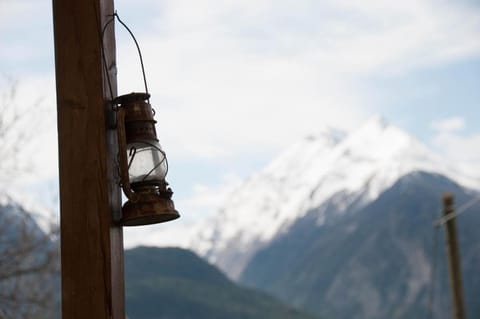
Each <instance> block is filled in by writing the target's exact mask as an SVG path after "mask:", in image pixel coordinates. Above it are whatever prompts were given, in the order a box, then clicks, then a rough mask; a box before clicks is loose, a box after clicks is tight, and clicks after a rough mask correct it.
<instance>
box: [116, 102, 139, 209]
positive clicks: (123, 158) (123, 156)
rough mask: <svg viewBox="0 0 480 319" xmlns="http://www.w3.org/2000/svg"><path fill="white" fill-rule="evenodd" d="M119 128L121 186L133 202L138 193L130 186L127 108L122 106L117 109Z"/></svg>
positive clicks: (136, 198)
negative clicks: (126, 128)
mask: <svg viewBox="0 0 480 319" xmlns="http://www.w3.org/2000/svg"><path fill="white" fill-rule="evenodd" d="M117 123H118V125H117V128H118V153H119V161H120V179H121V184H122V185H121V186H122V189H123V192H124V193H125V196H127V198H128V199H129V200H131V201H132V202H136V201H137V200H138V195H137V194H136V193H135V192H133V191H132V187H131V186H130V179H129V176H128V163H127V145H126V140H127V137H126V134H125V109H124V108H122V107H120V108H118V109H117Z"/></svg>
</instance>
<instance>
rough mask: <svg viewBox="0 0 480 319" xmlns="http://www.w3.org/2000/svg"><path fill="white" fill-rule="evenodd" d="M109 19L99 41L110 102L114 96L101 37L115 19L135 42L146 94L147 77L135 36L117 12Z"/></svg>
mask: <svg viewBox="0 0 480 319" xmlns="http://www.w3.org/2000/svg"><path fill="white" fill-rule="evenodd" d="M109 17H111V18H110V20H108V21H107V22H106V23H105V25H104V26H103V29H102V33H101V41H102V57H103V65H104V68H105V73H106V76H107V82H108V86H109V89H110V95H111V97H112V100H113V99H114V96H113V89H112V83H111V81H110V76H109V73H108V68H107V59H106V57H105V50H104V49H103V37H104V35H105V30H106V29H107V27H108V25H109V24H110V23H112V22H113V21H115V18H117V20H118V22H120V24H121V25H122V26H123V27H124V28H125V29H126V30H127V31H128V33H129V34H130V36H131V37H132V39H133V41H134V42H135V46H136V47H137V52H138V57H139V58H140V66H141V68H142V75H143V84H144V85H145V93H147V94H148V86H147V77H146V75H145V67H144V65H143V57H142V51H141V50H140V46H139V44H138V42H137V39H136V38H135V35H134V34H133V32H132V30H130V28H129V27H128V26H127V25H126V24H125V23H124V22H123V21H122V20H121V19H120V16H119V15H118V13H117V11H115V12H114V13H113V14H111V15H109ZM147 101H149V102H150V97H149V98H148V99H147Z"/></svg>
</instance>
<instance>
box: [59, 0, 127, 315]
mask: <svg viewBox="0 0 480 319" xmlns="http://www.w3.org/2000/svg"><path fill="white" fill-rule="evenodd" d="M111 13H113V0H85V1H73V0H54V1H53V15H54V35H55V64H56V83H57V116H58V118H57V121H58V143H59V174H60V218H61V254H62V318H64V319H76V318H82V319H84V318H89V319H96V318H98V319H103V318H109V319H110V318H112V319H124V318H125V310H124V309H125V306H124V278H123V276H124V275H123V236H122V229H121V227H118V226H115V225H114V221H113V218H112V216H113V215H117V216H118V215H119V214H120V211H121V197H120V189H119V187H118V184H117V180H118V178H117V167H116V164H115V160H116V156H117V149H118V148H117V143H116V137H115V131H113V130H109V129H107V125H106V123H107V120H106V119H107V118H108V117H109V115H110V114H111V112H112V110H111V108H110V105H109V103H108V101H109V100H111V96H110V92H109V89H108V87H107V85H106V81H105V74H104V72H103V64H102V56H101V39H100V30H101V27H102V26H103V25H104V23H105V22H106V20H108V18H109V17H108V14H111ZM104 47H105V54H106V58H107V61H108V63H107V65H108V68H109V71H110V72H109V73H110V76H111V80H112V84H113V90H114V93H116V85H115V84H116V78H115V74H116V72H115V37H114V33H113V24H112V27H111V28H108V29H107V32H106V33H105V46H104Z"/></svg>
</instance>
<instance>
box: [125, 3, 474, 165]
mask: <svg viewBox="0 0 480 319" xmlns="http://www.w3.org/2000/svg"><path fill="white" fill-rule="evenodd" d="M147 3H148V5H149V6H153V5H154V4H153V3H152V2H147ZM124 5H125V6H126V5H127V4H126V3H124ZM121 6H122V3H120V5H119V6H118V9H119V10H122V8H121ZM158 8H159V9H158V19H156V20H155V21H154V22H153V23H152V25H151V28H150V31H151V32H145V33H142V34H139V35H138V37H139V41H140V44H141V46H142V49H143V53H144V57H145V63H146V67H147V75H148V80H149V83H150V89H151V92H152V103H155V104H156V105H158V106H157V111H158V114H159V123H160V125H159V131H160V132H161V134H162V137H163V139H164V141H165V142H164V144H165V146H166V148H167V150H169V151H170V152H174V153H177V154H178V155H181V156H192V155H193V156H199V157H207V158H208V157H226V156H232V157H235V156H238V155H239V154H244V153H245V152H250V153H255V152H268V153H273V152H276V151H278V150H279V149H281V148H282V147H284V145H286V144H290V143H291V142H293V141H294V140H296V139H298V138H299V137H300V136H302V135H306V134H308V133H309V131H311V130H313V129H315V128H316V127H318V126H321V125H332V126H340V127H342V128H344V129H348V128H351V127H354V126H356V125H358V124H359V123H360V122H361V121H363V120H364V119H365V118H367V117H368V116H369V109H368V107H367V106H365V105H364V102H363V99H364V97H365V94H368V93H365V92H362V91H361V90H360V89H359V88H358V87H356V86H354V85H353V84H352V83H353V81H354V80H355V79H356V77H358V76H368V75H374V74H382V75H395V74H398V73H404V72H409V71H411V70H415V69H418V68H421V67H422V68H424V67H430V66H435V65H438V64H444V63H449V62H451V61H455V60H458V59H462V58H465V57H469V56H475V55H478V54H479V52H480V44H479V43H478V41H476V39H477V37H478V34H479V33H480V13H479V11H478V10H477V9H474V8H466V7H461V6H460V5H457V4H454V3H451V2H439V1H430V0H424V1H413V0H407V1H402V2H398V3H392V2H379V1H373V0H372V1H362V2H361V4H360V3H358V4H356V3H354V2H351V1H337V0H335V1H333V0H331V1H330V0H328V1H322V2H318V1H295V2H293V1H287V0H283V1H273V0H261V1H256V2H255V3H252V2H248V1H240V0H229V1H224V2H222V3H218V2H217V1H213V0H200V1H188V0H175V1H161V2H158ZM151 10H153V8H151ZM124 11H125V12H126V10H125V9H124ZM125 16H126V14H125ZM124 40H125V41H123V40H122V39H119V42H118V47H119V52H120V55H119V80H120V88H121V89H122V90H121V91H122V92H128V91H132V90H133V89H132V88H138V89H140V88H141V82H140V78H139V68H138V65H137V62H136V61H137V57H136V56H135V55H134V54H135V52H134V51H133V50H132V49H131V48H132V47H133V44H132V43H131V42H130V41H129V39H127V38H124ZM122 52H124V53H125V55H124V56H122V55H121V53H122ZM128 52H130V53H128ZM125 74H128V75H130V76H128V78H127V77H125ZM169 145H174V146H175V148H174V149H172V148H171V147H169Z"/></svg>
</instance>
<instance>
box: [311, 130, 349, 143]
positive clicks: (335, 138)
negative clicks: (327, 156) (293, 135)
mask: <svg viewBox="0 0 480 319" xmlns="http://www.w3.org/2000/svg"><path fill="white" fill-rule="evenodd" d="M345 136H347V134H346V132H345V131H343V130H341V129H339V128H335V127H332V126H324V127H321V128H319V129H317V130H314V131H313V132H311V133H310V134H308V135H307V136H306V137H305V140H306V141H308V142H316V141H322V142H324V143H325V144H327V145H330V146H333V145H336V144H338V143H339V142H341V141H342V140H343V139H344V138H345Z"/></svg>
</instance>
